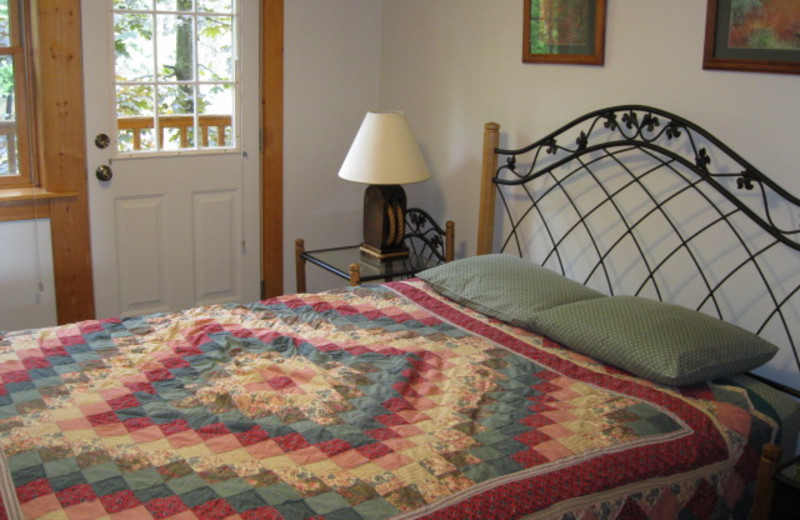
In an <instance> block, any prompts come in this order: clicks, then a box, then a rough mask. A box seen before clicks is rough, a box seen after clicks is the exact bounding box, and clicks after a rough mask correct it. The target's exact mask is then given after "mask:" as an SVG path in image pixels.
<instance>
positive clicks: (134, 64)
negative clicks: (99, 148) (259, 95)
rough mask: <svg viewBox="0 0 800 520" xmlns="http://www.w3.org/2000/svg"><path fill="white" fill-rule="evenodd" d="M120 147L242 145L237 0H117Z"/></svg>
mask: <svg viewBox="0 0 800 520" xmlns="http://www.w3.org/2000/svg"><path fill="white" fill-rule="evenodd" d="M113 16H114V20H113V23H114V34H115V57H114V73H115V76H116V78H115V89H116V103H117V109H116V112H117V129H118V134H117V140H116V141H117V151H118V152H121V153H133V154H139V153H153V152H175V151H180V152H181V153H183V152H185V151H188V150H209V149H213V150H220V149H232V148H235V147H236V136H235V132H234V117H233V115H234V106H235V104H236V103H235V100H236V87H237V84H236V81H235V75H236V72H235V69H236V59H235V54H236V53H235V50H236V46H235V34H234V32H235V31H234V27H235V19H234V18H235V5H234V0H115V1H114V11H113Z"/></svg>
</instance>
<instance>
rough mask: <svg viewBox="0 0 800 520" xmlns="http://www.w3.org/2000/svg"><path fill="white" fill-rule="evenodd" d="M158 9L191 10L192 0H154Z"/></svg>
mask: <svg viewBox="0 0 800 520" xmlns="http://www.w3.org/2000/svg"><path fill="white" fill-rule="evenodd" d="M156 9H157V10H158V11H191V10H192V0H156Z"/></svg>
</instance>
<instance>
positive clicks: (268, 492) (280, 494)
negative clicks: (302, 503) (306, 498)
mask: <svg viewBox="0 0 800 520" xmlns="http://www.w3.org/2000/svg"><path fill="white" fill-rule="evenodd" d="M256 493H258V494H259V496H260V497H261V498H263V499H264V501H265V502H266V503H267V504H269V505H271V506H277V505H278V504H283V503H284V502H290V501H295V500H301V499H302V498H303V497H302V495H300V493H298V492H297V490H296V489H294V488H293V487H292V486H290V485H289V484H287V483H286V482H279V483H277V484H273V485H271V486H269V487H265V488H259V489H257V490H256Z"/></svg>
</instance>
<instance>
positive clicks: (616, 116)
mask: <svg viewBox="0 0 800 520" xmlns="http://www.w3.org/2000/svg"><path fill="white" fill-rule="evenodd" d="M576 136H577V137H576ZM559 143H574V144H568V145H565V144H559ZM495 153H496V154H497V155H498V156H502V155H505V156H506V161H505V164H504V165H503V166H500V167H499V168H498V170H497V173H496V175H495V177H494V179H493V181H494V183H495V185H496V187H497V190H498V196H499V197H500V200H501V202H502V204H503V212H504V214H505V219H506V221H507V227H506V228H505V229H506V230H507V231H506V232H507V235H506V236H505V237H501V244H502V245H501V251H507V252H515V251H513V248H514V246H516V249H517V251H516V253H517V254H520V255H522V254H523V249H522V247H521V244H522V243H525V240H527V237H522V236H520V233H521V231H520V230H521V229H524V228H525V224H526V222H527V221H535V222H536V224H535V225H537V226H540V228H541V229H542V231H541V233H540V234H539V236H540V237H544V239H545V240H546V241H549V242H550V245H551V246H552V249H550V250H545V251H544V252H543V253H542V255H541V258H537V261H539V262H540V263H542V264H546V262H553V263H554V264H555V265H556V266H560V267H561V270H562V272H564V262H565V260H564V257H563V256H562V253H561V252H560V251H559V247H560V246H561V245H562V244H563V243H566V242H567V241H569V240H572V241H580V242H581V244H585V249H583V250H582V251H583V256H582V257H581V262H582V263H583V264H585V265H588V268H587V271H588V272H589V274H588V276H587V277H586V280H588V279H589V278H590V277H592V276H595V274H596V273H600V274H599V275H598V276H599V277H600V278H603V277H604V278H605V280H606V281H607V283H608V286H609V287H610V286H611V280H610V278H611V276H610V274H609V272H610V271H613V267H611V266H607V265H605V263H604V262H605V261H607V259H608V258H610V257H611V255H613V254H614V253H613V250H614V248H616V247H617V246H620V244H627V245H628V246H630V245H631V244H633V247H634V248H635V249H637V250H638V252H639V254H640V255H641V256H642V259H643V263H644V268H643V271H644V272H643V274H642V279H643V281H641V285H639V289H638V290H637V294H638V291H641V290H642V289H643V287H645V286H646V287H648V291H650V290H651V288H653V287H654V290H655V292H656V293H657V294H656V296H657V297H658V298H659V299H662V296H663V295H662V289H661V288H660V287H659V281H658V279H659V277H660V275H661V271H660V270H661V269H662V267H663V266H664V265H665V264H667V263H669V262H671V261H675V260H674V259H677V258H680V259H681V260H680V261H681V262H682V267H685V269H691V270H693V271H695V272H697V273H698V274H697V277H698V278H697V279H699V280H700V282H699V285H704V289H705V290H706V296H705V298H704V299H703V300H702V302H700V304H699V305H698V306H697V308H698V309H700V308H706V307H711V308H713V309H715V313H716V314H717V315H718V317H720V318H722V319H726V318H728V316H727V315H726V309H725V302H724V300H725V297H724V296H722V295H721V294H722V293H724V291H725V286H726V284H728V282H729V281H732V280H735V279H737V277H740V276H742V275H743V273H744V272H745V271H747V272H748V273H751V272H752V273H754V274H755V276H750V278H756V279H759V280H761V281H763V289H759V290H761V291H763V293H764V298H768V299H769V302H770V305H771V307H772V308H773V309H774V310H772V311H771V313H768V316H766V318H764V319H763V321H761V322H760V323H761V325H760V327H756V328H758V330H757V331H756V330H754V332H757V333H761V331H762V330H763V329H764V328H765V327H767V326H768V325H769V326H775V324H776V323H777V324H778V325H777V326H779V327H782V328H783V329H784V331H785V334H786V337H787V338H788V342H789V343H790V344H791V347H792V349H793V350H794V356H795V361H796V362H797V365H798V368H800V353H798V344H800V332H798V331H796V330H795V331H792V330H791V329H792V328H795V329H796V327H795V326H794V321H796V314H794V313H795V312H796V307H793V308H792V309H788V307H789V300H791V299H794V300H795V302H796V300H797V298H798V296H796V295H800V287H795V288H792V287H789V289H788V290H789V292H788V293H787V294H784V293H782V291H783V290H784V289H785V288H781V289H780V290H776V289H775V288H774V287H773V286H772V285H771V284H770V283H768V280H769V278H770V274H771V273H769V271H770V267H768V266H766V265H764V262H765V260H764V259H765V257H767V256H768V254H767V252H768V251H769V252H770V253H769V254H772V253H773V251H775V250H777V249H778V248H779V247H781V245H783V246H787V247H788V248H790V249H791V250H794V251H793V252H791V253H792V254H796V252H798V251H800V229H797V224H796V221H791V222H789V223H786V222H787V220H786V217H785V215H787V214H797V211H798V210H799V209H800V199H799V198H798V197H797V196H795V195H793V194H791V193H789V192H788V191H786V190H785V189H783V188H782V187H781V186H780V185H778V184H777V183H775V182H774V181H772V180H771V179H770V178H769V177H767V176H766V175H765V174H764V173H762V172H761V171H760V170H759V169H757V168H756V167H754V166H753V165H752V164H750V163H748V162H747V161H746V160H744V159H743V158H742V157H741V156H739V155H738V154H737V153H735V152H734V151H733V150H731V149H730V148H729V147H728V146H727V145H725V144H724V143H722V142H721V141H720V140H719V139H718V138H716V137H715V136H714V135H712V134H711V133H709V132H708V131H706V130H704V129H703V128H701V127H699V126H698V125H696V124H694V123H692V122H691V121H688V120H686V119H684V118H682V117H679V116H676V115H674V114H671V113H669V112H666V111H664V110H660V109H656V108H652V107H647V106H642V105H625V106H617V107H611V108H606V109H602V110H597V111H594V112H591V113H589V114H586V115H584V116H582V117H580V118H577V119H575V120H573V121H572V122H570V123H568V124H566V125H564V126H562V127H561V128H559V129H558V130H556V131H554V132H551V133H550V134H548V135H546V136H545V137H543V138H542V139H540V140H538V141H535V142H533V143H532V144H529V145H527V146H525V147H522V148H517V149H501V148H498V149H496V150H495ZM629 156H630V157H635V159H634V161H633V163H643V162H648V166H647V167H646V168H644V169H643V170H644V173H642V170H635V166H634V165H628V164H627V163H626V162H625V161H626V158H627V157H629ZM649 163H652V164H649ZM500 164H502V162H500ZM636 166H638V164H637V165H636ZM603 168H605V169H606V170H615V171H616V173H617V180H616V182H617V184H615V185H614V187H610V186H606V185H604V184H603V181H602V175H600V173H599V172H600V171H603V170H602V169H603ZM661 176H663V177H664V178H666V182H665V183H663V185H670V186H675V185H677V186H679V187H678V188H673V189H671V190H666V191H667V192H668V195H667V196H666V197H664V193H662V192H659V191H658V190H657V189H656V190H652V191H651V189H650V184H651V181H653V179H660V178H661ZM583 177H586V178H589V179H591V180H592V182H595V183H596V185H597V186H596V188H597V189H584V190H583V192H584V193H587V192H591V193H592V194H593V197H595V198H596V200H593V201H592V203H591V204H588V206H589V207H583V206H582V205H581V204H578V203H577V202H576V201H575V197H574V196H573V195H575V193H573V192H570V189H571V186H572V185H573V184H578V183H577V182H573V181H575V180H576V179H578V178H583ZM619 178H623V179H625V180H624V181H620V180H619ZM537 179H542V182H541V183H532V182H531V181H534V180H537ZM619 183H621V184H622V185H623V187H621V188H620V187H619ZM653 183H655V181H653ZM537 186H544V187H543V188H542V189H541V190H539V191H537ZM629 186H633V187H635V189H636V190H637V191H636V193H637V196H638V198H639V199H640V202H641V204H640V206H642V207H643V206H644V205H645V203H646V204H648V205H650V206H648V208H650V209H647V210H642V209H641V208H639V211H640V213H641V214H640V216H637V217H635V218H632V217H630V216H629V215H627V214H625V213H624V212H623V211H622V209H620V207H619V206H618V205H617V203H616V201H615V200H614V197H615V196H616V195H618V194H619V193H620V192H622V191H623V190H625V189H627V187H629ZM511 190H514V191H511ZM684 192H686V193H690V195H688V196H689V197H691V199H688V200H691V202H687V204H694V203H695V202H696V201H698V200H705V201H707V202H708V203H709V206H710V211H709V213H710V214H711V218H710V219H709V220H710V221H709V222H707V223H706V222H704V223H703V224H695V223H693V229H692V230H690V231H688V232H686V231H683V230H678V224H675V223H674V221H673V220H670V213H671V212H672V210H673V209H674V205H676V204H675V202H674V201H675V200H676V199H677V197H678V196H679V195H678V194H680V193H684ZM551 194H558V196H557V198H551V199H549V200H548V201H545V198H546V197H548V196H549V195H551ZM526 197H527V198H528V199H530V206H529V207H522V208H520V207H519V206H520V205H521V204H520V201H525V202H526V203H527V200H526ZM550 201H555V202H550ZM512 202H513V203H514V204H516V206H514V207H513V208H512V207H511V203H512ZM677 206H679V207H681V208H682V209H683V206H680V204H677ZM545 207H550V208H552V207H556V208H564V207H566V208H567V209H566V210H563V211H564V213H570V214H574V215H576V219H577V222H575V223H573V224H570V226H569V229H568V230H567V232H566V234H565V235H563V236H561V235H559V233H560V232H561V231H560V230H555V229H554V228H553V227H552V226H551V223H550V221H549V220H550V219H551V218H552V215H550V214H548V213H546V211H545V210H544V209H542V208H545ZM778 208H780V209H778ZM693 209H695V208H693ZM609 211H610V212H612V213H613V212H616V213H615V214H617V215H618V216H619V218H620V221H621V222H622V224H620V225H621V227H622V229H623V231H622V233H621V236H620V237H618V238H616V237H615V238H612V239H609V237H608V236H603V237H602V239H599V240H596V239H595V238H594V237H593V236H592V235H591V231H590V227H591V226H590V225H589V224H587V222H588V221H589V220H591V219H593V218H599V217H597V215H600V214H603V213H607V212H609ZM698 211H699V210H698ZM653 215H657V216H658V217H659V218H660V217H662V216H663V217H664V218H665V219H667V221H668V222H669V224H668V225H669V226H673V225H674V227H673V228H672V229H673V231H675V234H676V235H677V237H678V241H679V243H678V244H677V245H676V246H675V247H674V250H669V251H666V252H661V251H659V255H660V256H659V257H657V258H651V257H647V255H648V254H650V253H651V252H652V251H650V250H648V248H649V246H648V245H647V243H646V241H641V242H640V238H639V237H640V235H639V234H640V233H642V234H646V233H645V232H644V231H643V230H644V229H645V228H647V227H648V224H649V221H648V219H649V218H651V217H652V216H653ZM778 215H780V216H781V219H782V220H781V219H778ZM734 218H735V220H734ZM741 219H744V220H745V221H747V220H749V221H750V222H752V223H754V225H755V226H758V227H759V228H761V230H763V231H764V232H766V235H765V236H764V237H763V242H764V243H765V244H766V245H764V244H763V243H760V245H758V246H755V247H754V246H753V245H752V244H751V243H750V236H749V235H747V234H746V233H744V232H742V231H740V229H739V227H740V224H741V223H742V220H741ZM717 226H719V227H720V228H721V229H724V231H725V233H727V234H729V235H731V236H732V237H733V241H734V242H736V241H738V244H735V243H734V245H732V246H731V247H732V248H735V249H737V250H739V249H741V251H743V252H744V256H746V258H745V259H744V260H741V262H740V263H738V264H737V265H734V266H733V267H730V268H729V270H728V271H727V273H723V274H721V275H719V276H718V277H717V275H715V276H713V277H712V276H709V275H708V274H707V273H706V272H705V266H706V265H705V259H704V257H703V255H702V254H698V253H696V252H695V251H696V249H695V248H696V247H700V246H699V245H698V244H699V243H702V242H708V240H706V239H705V238H706V237H707V236H709V235H717V234H722V233H721V232H720V233H717V232H716V230H717V229H718V227H717ZM601 229H603V230H606V231H607V230H608V226H607V225H604V226H601ZM754 230H755V228H754ZM570 234H571V235H570ZM587 236H588V238H587ZM769 237H772V241H769ZM714 238H717V237H716V236H715V237H714ZM660 246H661V244H659V245H658V247H657V248H654V249H658V248H659V247H660ZM619 249H620V250H621V249H623V246H620V247H619ZM537 251H538V250H537ZM781 251H783V250H781ZM715 253H716V252H715ZM537 256H539V255H537ZM589 256H592V257H593V258H594V259H593V260H588V259H587V258H588V257H589ZM793 258H794V257H793ZM683 264H685V266H684V265H683ZM626 265H627V264H626ZM636 283H639V282H638V281H637V282H636ZM734 290H736V289H734ZM793 305H795V306H797V305H798V304H797V303H794V304H793ZM704 306H706V307H704ZM759 319H761V318H759ZM790 324H792V327H790V326H789V325H790Z"/></svg>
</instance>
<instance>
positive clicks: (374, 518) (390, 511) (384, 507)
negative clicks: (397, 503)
mask: <svg viewBox="0 0 800 520" xmlns="http://www.w3.org/2000/svg"><path fill="white" fill-rule="evenodd" d="M353 510H354V511H355V512H357V513H358V514H360V515H361V516H362V517H364V518H366V519H367V520H379V519H382V518H388V517H390V516H392V515H396V514H397V513H399V511H398V510H397V508H396V507H394V506H393V505H392V504H390V503H389V502H387V501H386V499H385V498H383V497H376V498H373V499H371V500H367V501H366V502H362V503H360V504H358V505H357V506H355V507H354V508H353Z"/></svg>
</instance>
